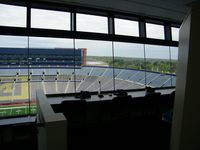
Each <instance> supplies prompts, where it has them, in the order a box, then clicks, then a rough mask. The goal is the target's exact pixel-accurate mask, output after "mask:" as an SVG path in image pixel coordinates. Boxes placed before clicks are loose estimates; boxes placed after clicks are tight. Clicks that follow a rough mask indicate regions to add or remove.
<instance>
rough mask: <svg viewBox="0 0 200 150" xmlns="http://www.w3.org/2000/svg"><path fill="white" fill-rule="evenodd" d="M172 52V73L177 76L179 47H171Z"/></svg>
mask: <svg viewBox="0 0 200 150" xmlns="http://www.w3.org/2000/svg"><path fill="white" fill-rule="evenodd" d="M170 50H171V52H170V53H171V72H172V74H176V66H177V62H178V47H170Z"/></svg>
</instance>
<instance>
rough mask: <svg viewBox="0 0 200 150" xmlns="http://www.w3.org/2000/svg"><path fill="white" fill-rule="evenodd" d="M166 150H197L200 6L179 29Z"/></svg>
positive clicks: (199, 149) (199, 148) (199, 136)
mask: <svg viewBox="0 0 200 150" xmlns="http://www.w3.org/2000/svg"><path fill="white" fill-rule="evenodd" d="M170 150H200V3H195V4H193V5H192V8H191V10H190V12H189V13H188V15H187V16H186V17H185V19H184V21H183V23H182V25H181V28H180V33H179V56H178V65H177V85H176V95H175V103H174V114H173V121H172V132H171V144H170Z"/></svg>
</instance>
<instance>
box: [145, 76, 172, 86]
mask: <svg viewBox="0 0 200 150" xmlns="http://www.w3.org/2000/svg"><path fill="white" fill-rule="evenodd" d="M170 79H171V75H165V74H161V75H160V76H159V77H158V78H156V79H155V80H153V81H152V82H150V83H149V85H151V86H154V87H162V86H163V85H164V84H165V83H166V82H167V81H168V80H170Z"/></svg>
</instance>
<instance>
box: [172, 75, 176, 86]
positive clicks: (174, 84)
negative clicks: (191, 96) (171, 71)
mask: <svg viewBox="0 0 200 150" xmlns="http://www.w3.org/2000/svg"><path fill="white" fill-rule="evenodd" d="M172 86H176V76H172Z"/></svg>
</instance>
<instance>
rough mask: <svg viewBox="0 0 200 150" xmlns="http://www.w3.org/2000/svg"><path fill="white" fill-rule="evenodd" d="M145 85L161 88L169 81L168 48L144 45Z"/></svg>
mask: <svg viewBox="0 0 200 150" xmlns="http://www.w3.org/2000/svg"><path fill="white" fill-rule="evenodd" d="M145 56H146V63H145V65H146V70H147V72H146V84H148V85H151V86H153V87H163V86H165V84H166V83H167V82H168V81H171V75H170V51H169V47H168V46H156V45H145Z"/></svg>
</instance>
